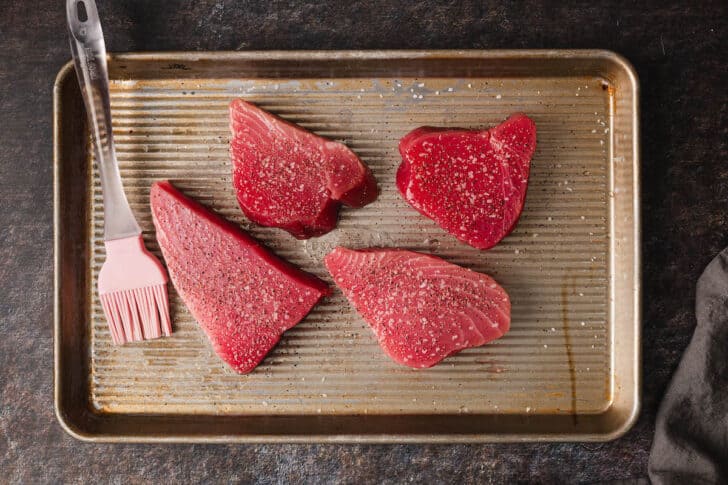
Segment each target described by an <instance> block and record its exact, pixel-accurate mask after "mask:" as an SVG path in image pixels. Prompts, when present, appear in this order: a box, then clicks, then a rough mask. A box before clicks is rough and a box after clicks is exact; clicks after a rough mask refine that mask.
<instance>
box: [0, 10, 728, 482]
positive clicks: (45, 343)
mask: <svg viewBox="0 0 728 485" xmlns="http://www.w3.org/2000/svg"><path fill="white" fill-rule="evenodd" d="M62 3H63V2H61V1H58V0H57V1H49V0H40V1H34V2H18V1H5V0H0V12H1V13H0V16H1V17H2V18H1V19H0V120H1V122H0V148H1V150H0V201H1V202H0V318H1V320H0V482H5V481H6V480H9V481H10V482H22V483H38V482H59V481H65V482H87V481H90V480H92V479H96V478H100V477H101V478H103V481H114V482H118V483H127V482H141V481H146V480H150V481H164V482H167V481H170V482H190V481H231V482H237V481H245V482H250V481H252V482H258V483H274V482H290V481H306V482H309V483H310V482H333V481H340V482H350V483H373V482H378V481H385V482H390V483H394V482H417V483H423V482H426V483H430V482H449V481H453V480H455V481H474V480H477V481H478V482H494V483H501V482H515V481H524V482H525V481H533V482H541V483H543V482H554V483H564V482H593V481H600V480H612V479H623V478H633V477H641V476H645V475H646V463H647V457H648V452H649V447H650V443H651V441H652V434H653V427H654V425H653V422H654V418H655V413H656V410H657V406H658V404H659V399H660V397H661V396H662V394H663V392H664V390H665V386H666V385H667V383H668V380H669V377H670V375H671V373H672V372H673V370H674V369H675V366H676V364H677V361H678V359H679V357H680V354H681V352H682V350H683V349H684V348H685V346H686V345H687V342H688V340H689V338H690V335H691V333H692V329H693V327H694V324H695V322H694V313H693V298H694V286H695V282H696V280H697V277H698V275H699V274H700V272H701V271H702V269H703V267H704V266H705V265H706V264H707V263H708V261H710V259H711V258H712V257H713V256H714V255H715V254H716V253H717V252H718V251H719V250H720V249H722V248H723V247H724V246H726V245H728V156H727V152H726V142H727V140H728V133H727V131H728V120H727V119H726V116H727V115H728V110H727V108H726V103H727V101H728V95H727V93H728V75H727V74H726V72H728V56H727V54H726V52H728V42H727V41H728V38H727V35H726V34H727V30H728V4H726V2H725V1H715V2H709V1H705V2H694V1H690V2H685V4H679V3H671V2H664V1H639V2H634V1H630V2H624V3H623V4H622V3H620V2H611V1H600V2H535V1H528V2H518V3H515V2H514V3H513V4H506V3H496V2H482V4H481V3H479V2H474V1H461V2H457V1H448V2H445V1H441V2H438V1H434V0H425V1H416V0H412V1H409V2H400V1H386V2H384V1H383V2H377V1H354V2H350V3H347V2H344V1H336V0H326V1H312V2H295V1H278V0H272V1H266V0H256V1H248V2H234V1H213V0H189V1H183V0H175V1H165V2H162V1H141V0H138V1H132V0H116V1H114V2H111V1H100V2H99V10H100V13H101V16H102V19H103V23H104V30H105V33H106V38H107V47H108V48H109V50H112V51H144V50H207V49H210V50H230V49H334V48H336V49H370V48H606V49H612V50H615V51H617V52H619V53H621V54H623V55H625V56H626V57H627V58H628V59H629V60H631V61H632V62H633V63H634V65H635V66H636V68H637V71H638V73H639V76H640V80H641V87H642V103H641V107H642V127H643V131H642V147H643V150H642V160H643V172H642V173H643V175H642V187H643V207H642V214H643V221H644V227H643V230H644V236H643V249H644V263H643V269H644V282H643V287H644V346H643V347H644V392H643V395H644V405H643V411H642V414H641V417H640V419H639V421H638V423H637V424H636V426H635V427H634V428H633V430H632V431H630V432H629V433H628V434H627V435H626V436H625V437H623V438H622V439H619V440H617V441H614V442H611V443H605V444H510V445H472V446H471V445H457V446H414V445H401V446H399V445H398V446H334V445H320V446H319V445H312V446H304V445H300V446H299V445H286V446H273V445H265V446H252V445H251V446H212V445H169V446H163V445H120V446H116V445H92V444H86V443H81V442H78V441H75V440H74V439H72V438H70V437H69V436H67V435H66V434H65V433H64V432H63V431H62V430H61V428H60V427H59V425H58V424H57V423H56V420H55V417H54V414H53V405H52V365H53V364H52V350H51V349H52V335H51V320H52V284H51V277H52V249H51V242H52V215H51V212H52V211H51V206H52V195H51V191H52V190H51V189H52V180H51V159H52V151H51V150H52V148H51V147H52V136H51V133H52V131H51V92H52V84H53V78H54V76H55V74H56V72H57V71H58V69H59V68H60V66H61V65H62V64H63V63H64V62H65V61H66V60H68V58H69V52H68V45H67V40H66V33H65V27H64V18H63V5H62ZM31 5H33V6H31Z"/></svg>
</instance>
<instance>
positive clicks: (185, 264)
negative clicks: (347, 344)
mask: <svg viewBox="0 0 728 485" xmlns="http://www.w3.org/2000/svg"><path fill="white" fill-rule="evenodd" d="M151 206H152V216H153V219H154V227H155V228H156V230H157V241H158V242H159V247H160V248H161V249H162V254H163V255H164V259H165V261H166V262H167V269H168V270H169V276H170V277H171V279H172V283H173V284H174V287H175V288H176V289H177V292H178V293H179V294H180V296H181V297H182V299H183V300H184V302H185V304H186V305H187V308H189V310H190V312H191V313H192V316H194V317H195V319H196V320H197V322H198V323H199V324H200V326H201V327H202V329H203V330H204V331H205V333H206V334H207V336H208V338H209V339H210V342H211V343H212V346H213V348H214V349H215V352H217V354H218V355H219V356H220V358H221V359H222V360H224V361H225V362H226V363H227V364H228V365H230V367H232V368H233V369H234V370H235V371H237V372H239V373H242V374H245V373H248V372H250V371H252V370H253V369H254V368H255V367H256V366H257V365H258V364H259V363H260V361H261V360H263V358H264V357H265V355H266V354H267V353H268V352H269V351H270V350H271V349H272V348H273V347H274V346H275V345H276V343H278V340H279V339H280V337H281V334H283V332H285V331H286V330H288V329H289V328H291V327H293V326H294V325H296V324H297V323H298V322H299V321H301V320H302V319H303V317H305V316H306V314H308V312H309V311H310V310H311V308H312V307H313V306H314V305H315V304H316V303H317V302H318V301H319V299H320V298H321V297H323V296H324V295H327V294H328V293H329V288H328V286H327V285H326V283H324V282H323V281H321V280H319V279H318V278H316V277H315V276H313V275H310V274H308V273H305V272H303V271H301V270H299V269H297V268H295V267H294V266H292V265H291V264H289V263H288V262H286V261H284V260H282V259H280V258H278V257H277V256H275V255H274V254H273V253H271V252H269V251H268V250H267V249H266V248H265V247H264V246H262V245H261V244H260V243H259V242H257V241H256V240H255V239H253V238H252V237H250V236H249V235H248V234H246V233H245V232H244V231H243V230H242V229H240V228H239V227H238V226H236V225H235V224H233V223H231V222H228V221H226V220H225V219H223V218H221V217H220V216H218V215H217V214H215V213H214V212H212V211H211V210H209V209H207V208H206V207H204V206H202V205H201V204H199V203H198V202H196V201H194V200H192V199H190V198H188V197H186V196H184V195H183V194H182V193H181V192H179V191H178V190H177V189H175V188H174V187H173V186H172V185H171V184H170V183H169V182H167V181H164V182H156V183H155V184H154V185H152V192H151Z"/></svg>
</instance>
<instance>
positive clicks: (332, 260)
mask: <svg viewBox="0 0 728 485" xmlns="http://www.w3.org/2000/svg"><path fill="white" fill-rule="evenodd" d="M324 264H326V267H327V268H328V270H329V272H330V273H331V275H332V276H333V277H334V281H335V282H336V284H337V285H339V287H340V288H341V290H342V291H343V292H344V295H346V297H347V298H348V299H349V301H350V302H351V303H352V304H353V305H354V307H356V309H357V310H358V311H359V313H360V314H361V315H362V316H363V317H364V320H366V322H367V323H368V324H369V326H371V327H372V330H374V333H375V334H376V336H377V339H378V340H379V345H380V346H381V347H382V349H384V351H385V352H386V353H387V354H388V355H389V356H390V357H391V358H392V359H393V360H394V361H395V362H398V363H400V364H404V365H407V366H410V367H416V368H422V367H431V366H433V365H435V364H437V363H438V362H440V361H441V360H442V359H444V358H445V357H447V356H448V355H451V354H454V353H456V352H459V351H461V350H463V349H466V348H468V347H477V346H479V345H483V344H485V343H487V342H490V341H491V340H494V339H497V338H498V337H500V336H502V335H503V334H504V333H506V332H507V331H508V328H509V326H510V321H511V316H510V315H511V303H510V300H509V298H508V294H506V292H505V291H504V290H503V288H501V287H500V286H498V284H497V283H496V282H495V281H494V280H493V279H492V278H491V277H490V276H487V275H484V274H482V273H476V272H475V271H470V270H469V269H466V268H462V267H460V266H457V265H454V264H450V263H448V262H445V261H443V260H442V259H440V258H437V257H435V256H430V255H426V254H420V253H415V252H412V251H405V250H402V249H364V250H360V251H353V250H351V249H346V248H342V247H337V248H336V249H334V250H333V251H332V252H331V253H329V254H328V255H327V256H326V258H325V259H324Z"/></svg>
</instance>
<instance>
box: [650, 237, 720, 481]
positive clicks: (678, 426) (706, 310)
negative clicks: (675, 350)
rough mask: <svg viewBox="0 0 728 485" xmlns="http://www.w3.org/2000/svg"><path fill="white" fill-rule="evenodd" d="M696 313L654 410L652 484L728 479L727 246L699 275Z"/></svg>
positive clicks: (651, 458) (651, 455)
mask: <svg viewBox="0 0 728 485" xmlns="http://www.w3.org/2000/svg"><path fill="white" fill-rule="evenodd" d="M695 315H696V317H697V322H698V324H697V327H696V328H695V333H694V334H693V338H692V340H691V341H690V345H688V348H687V350H686V351H685V354H684V355H683V357H682V360H681V361H680V365H679V366H678V368H677V371H676V372H675V375H674V376H673V378H672V382H671V383H670V386H669V387H668V390H667V393H666V394H665V397H664V398H663V400H662V404H661V405H660V410H659V412H658V413H657V423H656V430H655V439H654V441H653V443H652V451H651V452H650V461H649V465H648V471H649V475H650V479H651V480H652V482H653V483H655V484H673V483H675V484H701V483H728V248H726V249H724V250H723V251H722V252H721V253H720V254H719V255H718V256H716V257H715V259H713V261H711V263H710V264H709V265H708V267H707V268H706V269H705V271H704V272H703V274H702V276H701V277H700V279H699V280H698V287H697V291H696V297H695ZM649 344H650V343H649V342H647V343H646V345H649Z"/></svg>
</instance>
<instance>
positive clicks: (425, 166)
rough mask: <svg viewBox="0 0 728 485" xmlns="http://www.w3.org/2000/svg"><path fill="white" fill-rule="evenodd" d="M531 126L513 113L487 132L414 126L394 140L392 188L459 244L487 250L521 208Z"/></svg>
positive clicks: (530, 151) (532, 134)
mask: <svg viewBox="0 0 728 485" xmlns="http://www.w3.org/2000/svg"><path fill="white" fill-rule="evenodd" d="M535 149H536V125H535V124H534V123H533V121H531V119H530V118H529V117H528V116H526V115H523V114H515V115H513V116H511V117H510V118H508V119H507V120H506V121H505V122H503V123H502V124H500V125H498V126H496V127H494V128H491V129H490V130H482V131H481V130H459V129H454V130H453V129H444V128H430V127H422V128H418V129H416V130H414V131H412V132H410V133H409V134H407V135H406V136H405V137H404V138H402V140H400V142H399V152H400V154H401V155H402V164H401V165H400V166H399V170H398V171H397V188H398V189H399V191H400V192H401V193H402V196H404V198H405V200H407V202H409V203H410V204H411V205H412V207H414V208H415V209H417V210H418V211H419V212H421V213H422V214H424V215H426V216H427V217H429V218H431V219H433V220H434V221H435V222H437V223H438V224H439V225H440V227H442V228H443V229H445V230H446V231H447V232H449V233H450V234H452V235H454V236H455V237H456V238H458V239H459V240H461V241H463V242H464V243H467V244H470V245H471V246H473V247H476V248H479V249H488V248H491V247H493V246H495V245H496V244H498V242H499V241H500V240H501V239H503V238H504V237H506V236H507V235H508V234H509V233H510V232H511V231H512V230H513V228H514V227H515V225H516V222H518V218H519V216H520V215H521V211H522V210H523V203H524V201H525V198H526V188H527V186H528V173H529V168H530V165H531V156H532V155H533V152H534V150H535Z"/></svg>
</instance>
